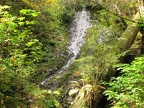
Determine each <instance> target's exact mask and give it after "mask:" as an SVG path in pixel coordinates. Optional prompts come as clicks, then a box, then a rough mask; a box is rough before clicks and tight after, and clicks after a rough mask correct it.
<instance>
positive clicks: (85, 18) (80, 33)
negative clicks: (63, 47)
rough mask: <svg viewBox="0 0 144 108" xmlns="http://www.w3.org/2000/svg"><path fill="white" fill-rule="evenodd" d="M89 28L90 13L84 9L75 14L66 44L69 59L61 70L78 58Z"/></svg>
mask: <svg viewBox="0 0 144 108" xmlns="http://www.w3.org/2000/svg"><path fill="white" fill-rule="evenodd" d="M91 26H92V25H91V23H90V13H89V12H88V11H86V9H85V8H83V10H82V11H81V12H77V13H76V14H75V19H74V21H73V22H72V26H71V29H70V42H69V44H68V51H69V55H70V56H71V57H70V59H69V61H68V62H67V64H66V65H65V66H63V69H67V68H68V67H69V66H70V65H71V64H72V63H73V62H74V60H75V59H76V57H77V56H78V54H79V52H80V49H81V47H82V45H83V44H84V43H85V38H84V37H85V35H86V29H87V28H90V27H91ZM61 72H62V71H61Z"/></svg>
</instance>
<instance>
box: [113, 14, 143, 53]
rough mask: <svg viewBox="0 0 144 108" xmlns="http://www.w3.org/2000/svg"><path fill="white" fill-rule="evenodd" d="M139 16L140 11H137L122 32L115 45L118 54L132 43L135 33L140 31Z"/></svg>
mask: <svg viewBox="0 0 144 108" xmlns="http://www.w3.org/2000/svg"><path fill="white" fill-rule="evenodd" d="M141 17H142V16H141V14H140V12H138V13H137V14H136V15H135V17H134V19H133V21H134V22H131V23H130V24H129V26H128V27H127V29H126V30H125V31H124V32H123V33H122V35H121V37H120V38H119V40H118V42H117V44H116V46H115V47H116V48H117V49H118V52H117V53H118V54H119V53H122V52H124V51H126V50H127V49H129V48H130V47H131V45H132V44H133V42H134V40H135V38H136V36H137V33H138V32H139V31H140V26H139V25H138V22H139V21H140V20H141Z"/></svg>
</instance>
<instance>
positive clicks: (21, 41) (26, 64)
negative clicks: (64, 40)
mask: <svg viewBox="0 0 144 108" xmlns="http://www.w3.org/2000/svg"><path fill="white" fill-rule="evenodd" d="M9 8H10V7H9V6H0V16H1V18H0V45H1V47H0V103H1V106H0V107H6V108H16V107H21V106H27V107H29V106H30V107H32V108H34V107H38V106H41V107H43V108H47V107H49V106H47V105H46V104H45V103H44V102H43V101H44V100H45V101H46V100H49V98H46V97H45V96H47V95H49V94H50V93H49V92H47V91H46V90H40V88H39V87H38V85H36V84H34V83H32V82H30V80H29V78H30V77H31V74H33V73H34V72H35V68H36V64H35V63H38V62H39V61H40V60H41V59H42V56H43V53H42V50H41V49H42V43H41V42H39V40H37V39H36V38H35V36H34V34H33V32H32V31H33V26H34V25H35V21H34V20H33V17H36V16H37V15H38V12H36V11H34V10H26V9H23V10H21V11H20V17H18V16H13V15H11V14H10V13H9V12H8V11H7V10H8V9H9Z"/></svg>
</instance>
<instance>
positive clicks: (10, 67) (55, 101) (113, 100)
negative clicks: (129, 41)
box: [0, 0, 144, 108]
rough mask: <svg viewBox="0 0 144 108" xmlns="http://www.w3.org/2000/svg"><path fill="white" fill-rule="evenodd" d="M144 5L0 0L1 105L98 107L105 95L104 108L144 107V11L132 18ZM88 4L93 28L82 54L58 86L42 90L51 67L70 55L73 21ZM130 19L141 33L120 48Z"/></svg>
mask: <svg viewBox="0 0 144 108" xmlns="http://www.w3.org/2000/svg"><path fill="white" fill-rule="evenodd" d="M142 5H143V2H141V1H139V0H137V1H132V0H123V1H121V0H35V1H31V0H15V1H13V0H6V1H4V0H1V1H0V45H1V47H0V107H1V108H26V107H28V108H63V107H68V108H69V107H71V108H76V107H78V108H83V107H84V108H87V107H90V108H97V107H98V105H99V103H100V100H101V98H102V97H103V96H106V97H107V100H108V101H107V102H109V101H110V103H109V104H108V105H105V106H102V108H106V107H113V108H142V107H143V106H144V102H143V101H144V100H143V98H144V92H143V89H144V88H143V87H144V81H143V79H144V77H143V74H144V73H143V71H144V66H143V65H144V57H143V55H142V52H143V51H142V50H143V43H144V42H143V40H142V39H143V16H142V17H141V18H140V20H136V21H135V20H132V18H133V16H134V15H135V14H136V13H137V12H141V11H142V9H141V7H140V6H142ZM83 6H86V7H88V9H89V10H90V11H91V14H92V19H93V21H92V24H93V27H92V28H90V29H88V30H87V35H86V43H85V44H84V45H83V47H82V49H81V52H80V57H79V58H77V60H75V63H74V64H73V66H72V67H71V68H70V69H69V70H67V74H66V75H65V76H64V77H63V79H62V80H61V81H60V86H59V88H58V89H57V90H55V91H51V90H49V89H42V88H41V87H40V86H41V85H40V83H41V81H42V80H43V79H44V78H46V77H47V76H48V75H49V73H48V72H49V71H51V70H53V71H56V70H58V69H59V68H60V67H61V66H63V65H64V64H65V62H66V61H67V59H68V52H67V48H66V46H67V42H68V41H69V38H68V33H69V28H70V23H71V21H72V19H73V16H74V14H75V12H76V11H79V10H81V8H82V7H83ZM129 10H131V11H129ZM138 21H140V22H139V23H138ZM130 22H131V23H135V24H138V28H140V33H141V34H140V33H139V34H138V35H137V39H136V40H135V42H134V44H133V46H132V47H131V48H127V50H126V51H123V52H120V51H119V50H120V49H118V48H117V46H115V44H116V43H117V42H118V41H119V40H118V38H119V37H121V35H122V34H123V32H124V31H126V28H127V27H128V26H129V25H130V24H131V23H130ZM138 30H139V29H138ZM130 55H133V57H135V56H140V57H137V58H135V59H130V58H127V57H129V56H130ZM126 59H128V61H127V60H126ZM128 63H129V64H128ZM69 82H70V84H69ZM69 100H70V101H69ZM99 106H101V105H99Z"/></svg>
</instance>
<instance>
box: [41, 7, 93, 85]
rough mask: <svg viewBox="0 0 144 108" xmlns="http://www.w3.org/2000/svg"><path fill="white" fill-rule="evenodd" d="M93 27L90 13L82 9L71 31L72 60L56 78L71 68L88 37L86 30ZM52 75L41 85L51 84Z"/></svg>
mask: <svg viewBox="0 0 144 108" xmlns="http://www.w3.org/2000/svg"><path fill="white" fill-rule="evenodd" d="M91 26H92V25H91V23H90V13H89V12H88V11H86V9H85V8H83V9H82V11H81V12H77V13H76V15H75V19H74V21H73V22H72V26H71V29H70V35H69V36H70V42H69V43H68V51H69V55H70V58H69V60H68V62H67V64H66V65H64V66H63V67H62V68H61V69H60V70H59V71H57V72H55V73H54V74H56V73H57V75H56V77H57V78H60V77H62V75H61V74H62V73H63V74H64V72H65V70H67V69H68V68H69V66H70V65H71V64H72V63H73V62H74V60H75V59H76V57H77V56H78V54H79V51H80V49H81V47H82V45H83V44H84V43H85V39H84V36H85V35H86V29H87V28H90V27H91ZM54 74H53V75H51V76H50V77H49V78H47V79H45V80H44V81H43V82H42V83H41V85H42V86H43V85H45V83H46V82H49V81H50V80H51V78H52V77H53V76H54Z"/></svg>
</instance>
